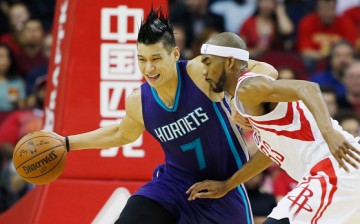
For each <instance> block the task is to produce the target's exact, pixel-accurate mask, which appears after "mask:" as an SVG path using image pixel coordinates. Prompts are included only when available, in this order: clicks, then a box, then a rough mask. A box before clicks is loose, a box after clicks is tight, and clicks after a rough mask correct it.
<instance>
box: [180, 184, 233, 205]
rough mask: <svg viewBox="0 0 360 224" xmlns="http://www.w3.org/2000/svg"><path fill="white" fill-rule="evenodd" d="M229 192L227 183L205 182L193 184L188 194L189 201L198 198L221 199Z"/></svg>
mask: <svg viewBox="0 0 360 224" xmlns="http://www.w3.org/2000/svg"><path fill="white" fill-rule="evenodd" d="M227 192H228V190H227V187H226V181H215V180H204V181H201V182H197V183H195V184H193V185H192V186H191V187H190V188H189V189H188V190H187V191H186V194H190V195H189V197H188V200H189V201H192V200H195V199H197V198H221V197H223V196H224V195H226V194H227Z"/></svg>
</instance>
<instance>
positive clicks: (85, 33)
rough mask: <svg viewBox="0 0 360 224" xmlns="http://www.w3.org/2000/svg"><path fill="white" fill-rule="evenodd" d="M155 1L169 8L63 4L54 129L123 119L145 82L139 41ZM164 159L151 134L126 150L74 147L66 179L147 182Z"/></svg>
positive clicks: (49, 106)
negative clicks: (130, 97) (133, 94)
mask: <svg viewBox="0 0 360 224" xmlns="http://www.w3.org/2000/svg"><path fill="white" fill-rule="evenodd" d="M152 5H153V6H154V7H155V8H156V7H159V6H162V7H163V8H165V9H166V7H167V5H166V1H164V0H154V1H142V2H141V3H140V1H124V0H123V1H119V0H106V1H103V0H96V1H91V4H89V2H88V1H86V0H77V1H70V0H59V1H58V2H57V10H56V16H55V20H54V40H55V41H54V46H53V49H54V50H53V56H52V58H51V63H50V66H49V77H48V80H49V82H48V85H47V101H46V104H45V113H46V119H45V129H46V130H53V131H55V132H58V133H59V134H62V135H71V134H78V133H82V132H87V131H91V130H94V129H97V128H99V127H102V126H105V125H110V124H114V123H119V122H120V121H121V119H122V118H123V117H124V116H125V108H124V102H125V99H126V98H127V96H128V95H129V94H130V93H131V92H132V91H133V90H134V89H137V88H139V87H140V85H141V83H142V82H143V77H142V75H141V73H140V71H139V70H138V65H137V59H136V55H137V54H136V39H137V33H138V28H139V26H140V23H141V20H142V19H143V18H145V17H146V15H147V13H148V12H149V10H150V8H151V6H152ZM129 131H131V130H129ZM163 157H164V156H163V152H162V150H161V149H160V145H159V144H158V143H157V142H156V141H155V140H154V139H153V138H152V137H151V136H150V135H149V134H148V133H145V134H143V135H142V136H141V137H140V138H139V139H138V140H137V141H136V142H134V143H132V144H129V145H126V146H124V147H121V148H112V149H102V150H85V151H81V152H71V153H69V154H68V162H67V165H66V170H65V172H64V174H63V176H62V177H71V178H91V179H129V180H144V179H149V178H150V177H151V174H152V170H153V169H154V167H155V166H156V164H159V163H162V162H163Z"/></svg>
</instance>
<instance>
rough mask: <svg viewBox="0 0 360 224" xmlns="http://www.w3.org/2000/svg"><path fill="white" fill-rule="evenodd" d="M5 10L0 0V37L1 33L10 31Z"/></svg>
mask: <svg viewBox="0 0 360 224" xmlns="http://www.w3.org/2000/svg"><path fill="white" fill-rule="evenodd" d="M5 12H6V10H5V9H4V7H2V4H1V1H0V21H1V23H0V37H1V35H2V34H4V33H8V32H10V26H9V19H8V16H7V15H6V13H5Z"/></svg>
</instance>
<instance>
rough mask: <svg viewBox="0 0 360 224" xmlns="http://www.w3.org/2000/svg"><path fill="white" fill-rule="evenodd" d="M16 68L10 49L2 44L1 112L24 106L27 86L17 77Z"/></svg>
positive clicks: (0, 67)
mask: <svg viewBox="0 0 360 224" xmlns="http://www.w3.org/2000/svg"><path fill="white" fill-rule="evenodd" d="M15 67H16V66H15V60H14V57H13V55H12V52H11V50H10V48H9V47H8V46H7V45H5V44H1V43H0V111H11V110H14V109H17V108H21V107H22V106H23V103H24V99H25V85H24V83H23V81H22V80H21V78H20V77H18V76H16V75H15Z"/></svg>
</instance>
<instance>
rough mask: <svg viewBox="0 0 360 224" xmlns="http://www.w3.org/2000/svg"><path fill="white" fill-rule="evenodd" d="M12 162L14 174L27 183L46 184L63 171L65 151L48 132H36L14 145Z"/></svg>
mask: <svg viewBox="0 0 360 224" xmlns="http://www.w3.org/2000/svg"><path fill="white" fill-rule="evenodd" d="M13 162H14V166H15V169H16V172H17V173H18V174H19V175H20V176H21V177H22V178H23V179H24V180H26V181H27V182H29V183H32V184H48V183H50V182H52V181H54V180H55V179H56V178H58V177H59V176H60V174H61V173H62V171H63V170H64V168H65V164H66V149H65V147H64V146H63V144H62V142H61V141H60V140H58V139H57V138H56V137H55V136H54V135H52V134H51V133H50V132H47V131H36V132H32V133H29V134H27V135H25V136H24V137H22V138H21V139H20V141H19V142H18V143H17V144H16V146H15V150H14V154H13Z"/></svg>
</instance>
